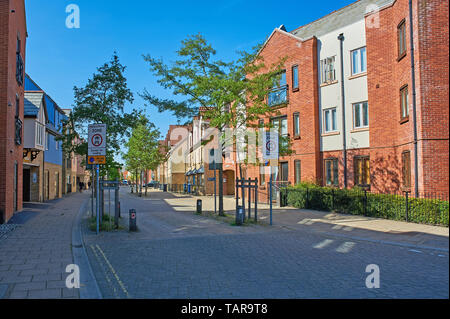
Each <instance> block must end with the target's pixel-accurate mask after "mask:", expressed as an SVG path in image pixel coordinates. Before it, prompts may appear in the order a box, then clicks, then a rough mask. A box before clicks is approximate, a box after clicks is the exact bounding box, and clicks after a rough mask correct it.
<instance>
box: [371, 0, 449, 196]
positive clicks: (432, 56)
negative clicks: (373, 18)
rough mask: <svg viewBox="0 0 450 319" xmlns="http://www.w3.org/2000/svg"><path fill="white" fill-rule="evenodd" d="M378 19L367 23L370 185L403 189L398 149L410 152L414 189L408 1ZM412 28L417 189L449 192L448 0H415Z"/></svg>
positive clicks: (390, 189)
mask: <svg viewBox="0 0 450 319" xmlns="http://www.w3.org/2000/svg"><path fill="white" fill-rule="evenodd" d="M369 18H370V17H369ZM403 19H405V21H406V43H407V45H406V47H407V51H406V55H405V56H404V57H402V58H399V57H398V47H397V27H398V25H399V23H400V22H401V21H402V20H403ZM379 22H380V23H379V25H380V27H379V28H368V27H366V39H367V74H368V91H369V92H368V93H369V105H370V108H369V112H370V113H369V118H370V148H371V150H370V156H371V173H372V174H371V175H372V186H373V188H374V189H375V190H378V191H391V192H392V191H399V190H402V186H403V185H402V163H401V154H402V152H404V151H410V154H411V190H414V180H415V175H414V174H415V171H414V144H413V142H414V135H413V129H414V127H413V108H412V101H413V95H412V80H411V79H412V78H411V52H410V37H409V28H410V20H409V8H408V0H398V1H396V2H395V3H394V4H393V5H392V6H391V7H388V8H385V9H384V10H381V11H380V12H379ZM413 27H414V46H415V53H414V59H415V72H416V94H417V98H416V104H417V133H418V150H419V151H418V165H419V171H418V174H419V175H418V179H419V191H420V192H445V193H447V194H448V173H449V172H448V167H449V161H448V114H449V113H448V112H449V111H448V109H449V104H448V103H449V102H448V77H449V74H448V67H449V65H448V1H439V0H429V1H413ZM403 85H408V96H409V120H408V121H407V122H403V123H402V122H401V121H400V88H401V87H402V86H403ZM432 159H433V160H432Z"/></svg>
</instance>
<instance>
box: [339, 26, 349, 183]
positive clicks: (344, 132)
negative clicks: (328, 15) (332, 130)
mask: <svg viewBox="0 0 450 319" xmlns="http://www.w3.org/2000/svg"><path fill="white" fill-rule="evenodd" d="M338 40H339V41H340V47H341V48H340V49H341V100H342V133H343V134H342V138H343V145H342V146H343V151H342V152H343V158H344V187H345V188H347V136H346V128H345V90H344V34H343V33H341V34H339V36H338Z"/></svg>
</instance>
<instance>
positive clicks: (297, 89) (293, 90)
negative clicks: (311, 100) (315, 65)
mask: <svg viewBox="0 0 450 319" xmlns="http://www.w3.org/2000/svg"><path fill="white" fill-rule="evenodd" d="M298 91H300V89H299V88H296V89H292V92H298Z"/></svg>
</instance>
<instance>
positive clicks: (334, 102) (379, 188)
mask: <svg viewBox="0 0 450 319" xmlns="http://www.w3.org/2000/svg"><path fill="white" fill-rule="evenodd" d="M409 4H410V2H409V1H408V0H360V1H357V2H355V3H353V4H350V5H349V6H347V7H344V8H342V9H339V10H337V11H334V12H332V13H330V14H329V15H327V16H325V17H323V18H321V19H318V20H316V21H314V22H312V23H310V24H307V25H304V26H301V27H299V28H297V29H295V30H292V31H290V32H288V31H287V30H286V29H285V27H284V26H281V27H279V28H277V29H275V30H274V31H273V32H272V34H271V35H270V36H269V38H268V39H267V41H266V42H265V44H264V47H263V48H262V50H261V51H260V53H259V54H260V55H262V56H263V57H264V59H265V62H266V65H270V64H271V63H275V62H276V61H277V60H278V59H279V58H280V57H287V60H286V63H285V70H284V71H283V73H282V76H281V81H280V83H278V84H277V85H276V86H275V87H274V88H273V90H272V91H271V92H269V94H268V102H269V104H270V105H271V106H272V107H273V108H277V109H278V111H279V113H280V115H279V116H276V117H271V118H262V119H261V120H260V121H261V123H262V121H264V122H265V123H267V122H269V121H270V122H271V123H272V124H273V125H274V127H276V128H278V130H279V133H280V134H281V135H283V136H289V137H290V139H291V140H292V143H293V144H292V149H293V151H294V154H293V155H290V156H286V157H281V158H280V159H279V167H278V169H275V170H273V171H272V174H273V175H274V179H275V180H277V181H286V182H290V183H291V184H296V183H299V182H301V181H314V182H318V183H321V184H322V185H329V186H337V187H353V186H362V187H365V188H368V189H370V190H371V191H376V192H390V193H392V192H402V191H406V190H407V191H411V192H412V194H421V193H425V192H439V193H445V194H448V184H449V180H448V173H449V172H448V167H449V159H448V137H449V136H448V119H449V116H448V114H449V95H448V83H449V82H448V81H449V74H448V70H449V68H448V67H449V64H448V53H449V51H448V1H440V0H428V1H417V0H413V1H411V6H410V5H409ZM411 17H412V19H411ZM431 44H432V45H431ZM413 79H414V81H413ZM264 172H265V171H264V170H263V169H261V168H260V167H251V168H249V170H248V177H252V178H255V177H258V178H259V181H260V183H261V186H264V183H265V181H267V180H268V178H269V176H268V175H267V174H265V173H264ZM269 174H270V173H269Z"/></svg>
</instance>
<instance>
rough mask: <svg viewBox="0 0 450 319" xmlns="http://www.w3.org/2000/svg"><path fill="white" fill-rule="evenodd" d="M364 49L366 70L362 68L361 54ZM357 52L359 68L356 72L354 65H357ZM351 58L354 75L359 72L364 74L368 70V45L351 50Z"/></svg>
mask: <svg viewBox="0 0 450 319" xmlns="http://www.w3.org/2000/svg"><path fill="white" fill-rule="evenodd" d="M363 49H364V67H365V68H364V70H363V69H362V67H361V65H362V63H361V62H362V56H361V51H362V50H363ZM354 52H356V53H357V55H356V56H357V62H358V69H357V70H356V72H355V71H354V69H355V68H354V66H355V60H354V55H353V53H354ZM350 58H351V60H352V63H351V64H352V66H351V68H352V75H358V74H363V73H366V72H367V49H366V47H361V48H358V49H355V50H352V51H350Z"/></svg>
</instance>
